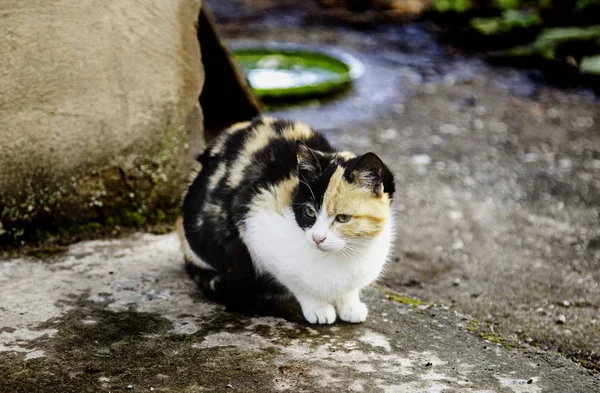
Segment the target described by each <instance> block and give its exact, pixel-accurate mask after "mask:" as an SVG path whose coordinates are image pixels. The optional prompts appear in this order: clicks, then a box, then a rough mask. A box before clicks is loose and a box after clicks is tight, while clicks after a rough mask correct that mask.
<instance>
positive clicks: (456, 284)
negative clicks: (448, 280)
mask: <svg viewBox="0 0 600 393" xmlns="http://www.w3.org/2000/svg"><path fill="white" fill-rule="evenodd" d="M452 285H454V286H455V287H457V286H459V285H460V278H455V279H454V281H452Z"/></svg>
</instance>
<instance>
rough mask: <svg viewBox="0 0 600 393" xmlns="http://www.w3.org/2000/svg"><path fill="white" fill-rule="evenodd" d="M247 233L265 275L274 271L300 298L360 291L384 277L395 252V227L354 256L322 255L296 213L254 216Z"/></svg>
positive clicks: (258, 267)
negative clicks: (382, 275) (386, 266)
mask: <svg viewBox="0 0 600 393" xmlns="http://www.w3.org/2000/svg"><path fill="white" fill-rule="evenodd" d="M390 222H391V220H390ZM243 232H244V233H243V238H244V241H245V242H246V244H247V246H248V249H249V250H250V254H251V255H252V259H253V262H254V264H255V267H256V270H257V271H258V272H259V273H264V272H268V273H270V274H271V275H273V276H274V277H275V278H276V279H277V280H278V281H280V282H281V283H282V284H284V285H285V286H286V287H287V288H288V289H290V290H291V291H292V292H293V293H294V294H297V293H302V292H304V293H307V294H310V295H311V296H314V297H318V298H321V299H324V300H325V299H327V300H332V299H335V298H337V297H339V296H340V295H343V294H345V293H348V292H351V291H359V290H360V289H362V288H363V287H364V286H366V285H368V284H369V283H370V282H372V281H374V280H375V279H376V278H377V277H378V276H379V274H380V273H381V270H382V268H383V266H384V264H385V261H386V258H387V255H388V252H389V249H390V244H391V232H392V228H391V224H390V226H388V227H386V229H385V230H384V231H383V233H382V234H381V235H379V236H378V237H377V238H375V239H372V240H371V242H372V243H370V244H369V245H368V246H366V247H365V248H364V250H362V251H361V252H360V253H355V254H354V255H352V256H349V255H348V254H343V253H339V252H328V251H321V250H319V249H318V248H317V247H315V246H314V245H313V244H310V243H309V242H308V241H307V240H306V236H305V234H304V231H303V230H302V229H301V228H300V227H299V226H298V225H297V223H296V221H295V219H294V215H293V213H292V211H291V209H288V210H286V211H285V212H284V214H283V215H281V214H279V213H277V212H273V211H261V212H258V213H256V214H253V215H250V216H249V217H248V218H247V220H246V223H245V231H243Z"/></svg>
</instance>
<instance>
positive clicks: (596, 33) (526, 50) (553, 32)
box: [498, 25, 600, 59]
mask: <svg viewBox="0 0 600 393" xmlns="http://www.w3.org/2000/svg"><path fill="white" fill-rule="evenodd" d="M581 41H592V42H596V43H597V45H598V48H599V50H600V25H598V26H589V27H562V28H551V29H544V30H542V32H541V33H540V35H538V36H537V38H536V40H535V41H534V42H532V43H531V44H528V45H523V46H518V47H515V48H512V49H508V50H506V51H502V52H499V53H498V55H499V56H532V55H539V56H542V57H544V58H546V59H554V58H556V50H557V49H558V48H559V47H560V46H562V45H566V44H569V43H571V42H581Z"/></svg>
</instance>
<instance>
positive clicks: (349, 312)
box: [338, 301, 369, 323]
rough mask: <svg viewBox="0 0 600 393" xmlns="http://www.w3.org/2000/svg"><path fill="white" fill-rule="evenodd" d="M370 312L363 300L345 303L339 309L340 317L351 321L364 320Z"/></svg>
mask: <svg viewBox="0 0 600 393" xmlns="http://www.w3.org/2000/svg"><path fill="white" fill-rule="evenodd" d="M368 313H369V310H368V309H367V306H366V305H365V304H364V303H363V302H361V301H356V302H352V303H348V304H344V305H343V306H341V307H340V309H339V310H338V314H339V316H340V319H341V320H342V321H346V322H350V323H359V322H364V321H365V320H366V319H367V314H368Z"/></svg>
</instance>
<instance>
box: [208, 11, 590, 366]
mask: <svg viewBox="0 0 600 393" xmlns="http://www.w3.org/2000/svg"><path fill="white" fill-rule="evenodd" d="M227 3H230V2H222V3H220V4H221V5H216V4H215V6H214V7H213V8H214V11H215V13H216V15H217V18H218V19H219V20H220V21H221V23H222V29H223V32H224V34H225V35H226V36H227V37H228V38H229V39H231V41H232V42H234V43H235V42H242V43H257V42H264V41H277V42H293V43H302V44H310V45H315V46H322V47H333V48H337V49H341V50H344V51H346V52H348V53H350V54H352V55H354V56H355V57H357V58H358V59H359V60H361V61H362V62H363V63H364V64H365V75H364V77H363V78H362V79H360V80H359V81H357V83H356V84H355V86H354V88H353V89H352V90H350V91H349V92H347V93H345V94H342V95H338V96H336V97H333V98H332V99H327V100H312V101H309V102H305V103H302V104H300V105H296V106H291V107H289V106H288V107H280V108H277V107H275V108H269V109H270V110H271V111H272V113H274V114H276V115H278V116H282V117H288V118H292V119H298V120H303V121H306V122H308V123H310V124H312V125H313V126H315V127H316V128H319V129H321V130H322V131H324V132H325V133H326V134H327V135H328V136H329V138H330V139H331V140H332V141H333V142H334V143H335V144H337V145H338V146H340V147H342V148H344V149H351V150H353V151H355V152H365V151H369V150H372V151H374V152H376V153H378V154H380V155H381V156H382V157H383V158H384V161H385V162H386V163H387V164H388V165H389V166H391V168H392V170H393V171H394V172H395V174H396V177H397V184H398V189H399V191H398V194H397V196H396V200H395V205H396V220H397V233H398V235H397V241H396V247H395V253H394V262H393V263H391V264H390V266H389V269H388V271H387V274H386V276H385V279H384V280H383V282H384V283H385V284H386V285H389V286H390V287H392V288H394V289H396V290H398V291H400V292H403V293H407V294H409V295H411V296H417V297H419V298H421V299H424V300H428V301H433V302H440V303H443V304H447V305H449V306H451V307H452V308H453V309H456V310H458V311H460V312H464V313H468V314H471V315H473V316H474V317H475V318H477V319H478V321H479V323H480V325H481V328H482V329H485V330H486V331H492V332H497V333H498V334H500V335H502V337H504V338H506V339H509V340H516V341H522V342H527V343H530V344H534V345H537V346H539V347H540V348H544V349H549V350H553V351H557V352H560V353H563V354H565V355H566V356H568V357H570V358H572V359H574V360H576V361H579V362H581V363H582V364H585V365H586V366H588V367H592V368H599V367H600V286H599V283H600V217H599V211H600V209H599V207H600V100H599V99H598V98H597V97H596V96H595V95H594V94H593V93H592V92H590V91H587V90H583V89H579V90H572V91H567V90H564V89H563V90H561V89H558V88H555V87H552V86H550V85H548V84H545V83H544V81H543V78H542V76H541V75H540V74H539V73H538V72H536V71H532V70H519V69H511V68H509V67H495V66H492V65H490V64H488V63H486V62H485V61H484V59H482V58H479V57H477V56H476V55H466V54H462V53H460V52H459V51H458V50H456V49H453V48H451V47H448V46H445V45H443V44H440V43H439V42H440V38H442V37H443V33H442V32H439V31H436V29H435V28H434V27H433V26H432V25H429V24H427V23H407V24H395V25H392V24H388V25H381V26H372V27H362V28H360V29H359V28H351V27H347V26H340V25H335V24H331V23H327V24H324V23H322V21H319V20H318V19H315V18H314V17H310V18H309V17H307V15H309V13H307V11H306V9H304V8H303V9H299V8H276V9H275V10H273V9H271V11H269V8H266V9H258V8H253V7H251V6H246V7H245V8H244V7H240V8H236V9H235V11H233V10H232V9H225V8H226V6H225V4H227ZM248 3H252V2H248ZM258 3H260V2H258ZM267 3H269V2H267ZM270 3H273V2H270ZM265 7H267V6H265Z"/></svg>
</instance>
